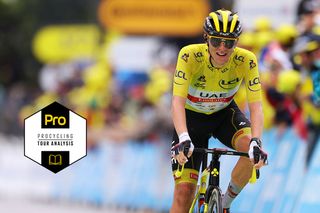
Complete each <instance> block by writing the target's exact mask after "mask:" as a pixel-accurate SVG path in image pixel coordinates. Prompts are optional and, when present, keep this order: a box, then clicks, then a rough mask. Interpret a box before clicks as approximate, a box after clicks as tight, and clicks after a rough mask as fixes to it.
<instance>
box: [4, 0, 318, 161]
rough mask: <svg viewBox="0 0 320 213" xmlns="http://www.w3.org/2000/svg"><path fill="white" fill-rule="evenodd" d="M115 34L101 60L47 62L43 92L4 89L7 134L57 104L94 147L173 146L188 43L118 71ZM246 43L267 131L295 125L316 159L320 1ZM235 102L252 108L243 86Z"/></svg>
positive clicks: (261, 24) (259, 30) (250, 33)
mask: <svg viewBox="0 0 320 213" xmlns="http://www.w3.org/2000/svg"><path fill="white" fill-rule="evenodd" d="M111 34H112V32H110V31H109V32H107V36H106V38H105V39H104V40H103V43H102V44H101V48H100V50H99V51H100V53H99V54H96V55H97V56H96V57H94V58H86V59H83V58H80V59H75V60H72V61H66V62H64V63H58V64H57V63H56V64H45V65H44V66H43V68H42V69H41V70H40V71H39V76H38V79H39V80H38V82H39V89H35V87H31V86H30V85H25V84H23V83H15V84H13V85H12V86H11V87H10V89H9V90H4V89H3V88H1V85H0V106H1V109H2V110H1V112H0V113H1V115H0V117H1V118H2V119H1V121H0V131H1V132H3V133H6V134H13V135H22V134H23V123H24V119H25V118H26V117H28V116H30V115H32V114H33V113H35V112H37V111H39V110H40V109H42V108H43V107H45V106H46V105H48V104H50V103H51V102H53V101H58V102H59V103H61V104H63V105H65V106H67V107H68V108H70V109H72V110H73V111H75V112H77V113H78V114H80V115H82V116H83V117H85V118H86V119H87V121H88V144H89V147H92V146H94V145H95V144H96V143H97V142H101V141H112V142H128V141H136V142H140V143H141V142H148V143H158V142H159V141H161V142H164V143H170V137H171V132H172V128H173V126H172V121H171V117H170V104H171V86H172V77H173V73H174V71H175V62H176V57H177V54H178V51H179V48H181V46H179V45H178V44H173V43H172V42H170V43H168V41H166V40H162V41H161V42H162V43H163V46H168V45H170V46H171V47H173V48H168V49H165V50H164V49H157V50H156V51H154V53H153V55H152V58H154V59H155V60H154V63H153V64H152V66H150V67H149V68H148V70H142V71H141V70H140V71H139V72H136V71H135V70H119V69H117V68H116V67H115V66H114V64H113V60H112V57H111V56H110V51H109V50H110V46H111V44H112V43H113V42H114V41H116V40H117V39H120V38H121V37H125V35H117V36H111V37H113V38H112V39H110V35H111ZM108 36H109V37H108ZM239 46H240V47H244V48H247V49H250V50H252V51H253V52H255V54H256V55H257V57H258V60H259V70H260V74H261V79H260V80H261V84H262V86H263V102H264V103H263V106H264V113H265V129H269V128H273V127H274V126H276V127H277V130H278V136H279V137H282V135H283V134H285V131H286V129H287V128H288V127H292V128H294V129H295V130H296V131H297V133H298V134H299V136H300V137H301V138H303V139H304V140H305V141H306V142H307V143H308V147H309V149H308V160H309V159H310V157H311V155H312V150H313V149H314V146H315V144H316V142H317V141H319V134H320V100H319V97H317V96H315V95H314V94H315V93H314V92H318V94H319V90H320V86H319V84H320V83H319V82H320V74H319V73H320V2H318V1H316V0H314V1H312V0H307V1H306V0H303V1H301V2H300V4H299V6H298V9H297V19H296V23H295V24H294V25H289V24H288V25H281V26H279V27H277V28H274V27H273V23H271V21H270V19H268V18H267V17H259V18H257V19H256V22H255V27H254V28H253V29H245V30H244V32H243V34H242V35H241V37H240V40H239ZM124 63H125V62H124ZM236 101H237V103H238V104H239V106H240V107H241V108H242V110H243V111H245V112H247V111H248V109H247V106H246V103H245V101H246V97H245V90H244V89H241V90H240V91H239V92H238V94H237V96H236ZM266 143H267V142H266ZM308 160H307V161H308Z"/></svg>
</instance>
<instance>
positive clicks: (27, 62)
mask: <svg viewBox="0 0 320 213" xmlns="http://www.w3.org/2000/svg"><path fill="white" fill-rule="evenodd" d="M98 3H99V0H77V1H71V0H46V1H43V0H28V1H26V0H0V72H1V75H0V84H2V85H4V86H5V87H10V85H11V84H13V83H15V82H17V81H24V82H25V83H30V84H33V85H37V75H38V74H37V73H38V71H39V69H40V67H41V64H40V63H39V62H37V61H36V60H35V58H34V57H33V55H32V52H31V42H32V38H33V36H34V34H35V32H36V31H37V30H39V29H40V28H41V27H43V26H45V25H48V24H70V23H98V22H97V17H96V11H97V6H98Z"/></svg>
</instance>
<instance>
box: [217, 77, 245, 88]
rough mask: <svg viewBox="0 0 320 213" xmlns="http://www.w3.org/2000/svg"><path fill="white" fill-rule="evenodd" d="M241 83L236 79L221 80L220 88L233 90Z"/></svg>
mask: <svg viewBox="0 0 320 213" xmlns="http://www.w3.org/2000/svg"><path fill="white" fill-rule="evenodd" d="M239 81H240V79H239V78H235V79H232V80H229V81H228V80H223V79H221V80H220V81H219V86H220V87H221V88H223V89H233V88H235V87H236V86H237V85H238V84H237V83H238V82H239Z"/></svg>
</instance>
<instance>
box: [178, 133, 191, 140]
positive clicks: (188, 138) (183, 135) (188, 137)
mask: <svg viewBox="0 0 320 213" xmlns="http://www.w3.org/2000/svg"><path fill="white" fill-rule="evenodd" d="M188 140H189V141H191V139H190V136H189V134H188V132H183V133H181V134H180V135H179V142H183V141H188Z"/></svg>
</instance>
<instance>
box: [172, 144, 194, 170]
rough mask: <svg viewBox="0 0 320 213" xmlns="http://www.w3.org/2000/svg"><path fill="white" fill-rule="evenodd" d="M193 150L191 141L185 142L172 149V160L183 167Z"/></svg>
mask: <svg viewBox="0 0 320 213" xmlns="http://www.w3.org/2000/svg"><path fill="white" fill-rule="evenodd" d="M193 149H194V146H193V144H192V142H191V140H186V141H182V142H180V143H178V144H177V145H175V146H174V147H172V149H171V151H173V153H174V156H173V157H174V159H176V160H177V161H178V163H179V164H180V165H183V164H185V163H187V162H188V158H189V157H190V156H191V155H192V152H193Z"/></svg>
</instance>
